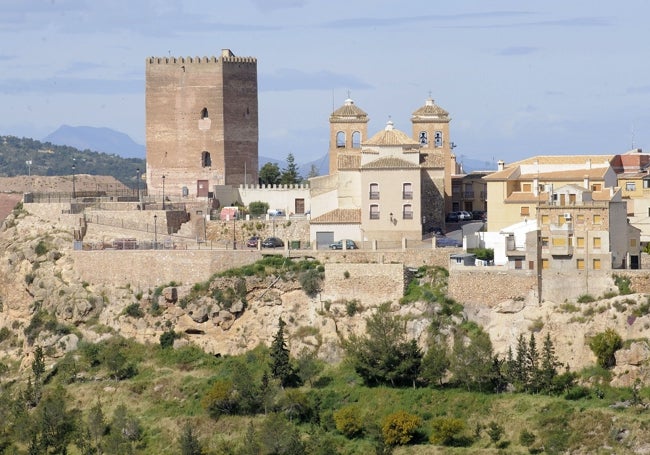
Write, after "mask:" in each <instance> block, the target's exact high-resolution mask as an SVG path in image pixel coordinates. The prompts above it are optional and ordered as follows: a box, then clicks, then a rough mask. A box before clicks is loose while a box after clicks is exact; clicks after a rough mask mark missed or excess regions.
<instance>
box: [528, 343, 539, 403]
mask: <svg viewBox="0 0 650 455" xmlns="http://www.w3.org/2000/svg"><path fill="white" fill-rule="evenodd" d="M527 354H528V355H527V357H526V369H527V370H528V390H529V391H533V392H537V391H539V388H540V384H539V383H540V379H539V376H540V372H539V352H538V351H537V342H536V340H535V334H533V333H531V334H530V341H529V342H528V353H527Z"/></svg>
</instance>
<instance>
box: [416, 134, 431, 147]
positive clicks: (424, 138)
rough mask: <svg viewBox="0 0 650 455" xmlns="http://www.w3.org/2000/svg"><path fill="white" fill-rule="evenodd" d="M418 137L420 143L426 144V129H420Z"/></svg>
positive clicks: (427, 137) (427, 140)
mask: <svg viewBox="0 0 650 455" xmlns="http://www.w3.org/2000/svg"><path fill="white" fill-rule="evenodd" d="M418 138H419V140H420V145H427V144H428V143H429V135H428V134H427V132H426V131H420V134H419V135H418Z"/></svg>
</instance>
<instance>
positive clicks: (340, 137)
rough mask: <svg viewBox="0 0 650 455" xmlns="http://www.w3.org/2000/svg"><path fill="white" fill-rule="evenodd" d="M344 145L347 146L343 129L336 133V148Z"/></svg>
mask: <svg viewBox="0 0 650 455" xmlns="http://www.w3.org/2000/svg"><path fill="white" fill-rule="evenodd" d="M343 147H345V133H344V132H343V131H339V132H338V133H336V148H343Z"/></svg>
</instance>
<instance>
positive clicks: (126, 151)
mask: <svg viewBox="0 0 650 455" xmlns="http://www.w3.org/2000/svg"><path fill="white" fill-rule="evenodd" d="M43 142H50V143H52V144H56V145H67V146H69V147H74V148H76V149H79V150H91V151H94V152H101V153H108V154H114V155H117V156H121V157H122V158H144V157H145V146H144V145H140V144H138V143H136V142H135V141H133V139H131V138H130V137H129V136H128V135H126V134H124V133H120V132H119V131H115V130H112V129H110V128H96V127H92V126H68V125H63V126H61V127H59V129H57V130H56V131H54V132H53V133H50V134H49V135H48V136H47V137H45V138H43Z"/></svg>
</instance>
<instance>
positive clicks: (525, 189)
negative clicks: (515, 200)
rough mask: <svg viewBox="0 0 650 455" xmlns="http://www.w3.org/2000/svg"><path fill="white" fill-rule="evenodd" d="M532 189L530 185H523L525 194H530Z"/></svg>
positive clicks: (522, 188)
mask: <svg viewBox="0 0 650 455" xmlns="http://www.w3.org/2000/svg"><path fill="white" fill-rule="evenodd" d="M530 189H531V184H530V183H523V184H522V185H521V191H523V192H524V193H530Z"/></svg>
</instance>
